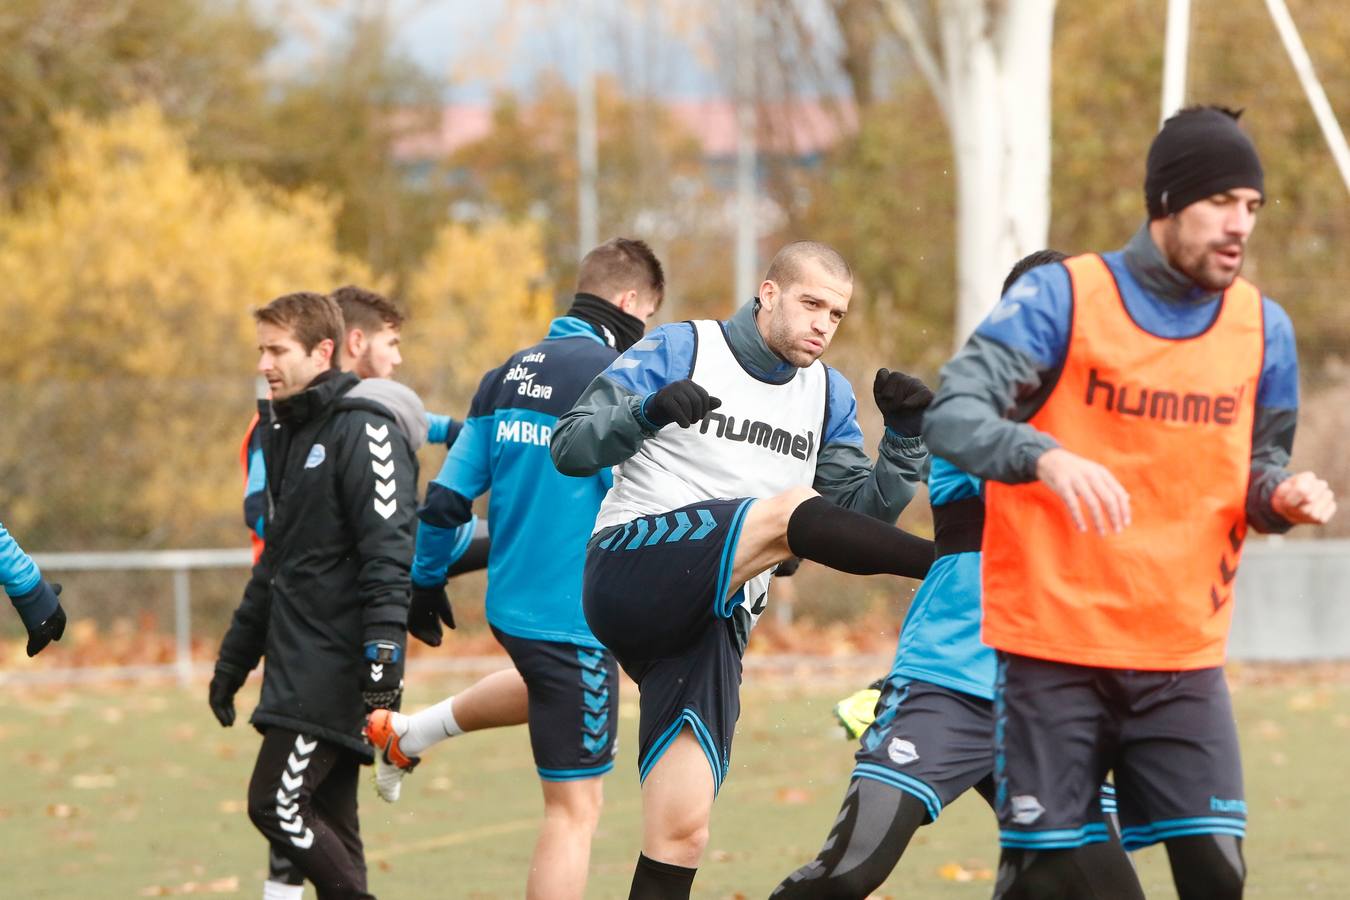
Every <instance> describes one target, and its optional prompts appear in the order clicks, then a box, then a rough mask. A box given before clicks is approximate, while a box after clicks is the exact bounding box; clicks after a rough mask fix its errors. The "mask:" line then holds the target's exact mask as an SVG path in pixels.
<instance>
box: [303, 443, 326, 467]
mask: <svg viewBox="0 0 1350 900" xmlns="http://www.w3.org/2000/svg"><path fill="white" fill-rule="evenodd" d="M327 458H328V451H327V450H325V449H324V448H323V444H315V445H314V446H313V447H310V448H309V456H307V457H305V468H306V469H317V468H318V467H319V466H320V465H321V464H322V463H323V461H324V460H325V459H327Z"/></svg>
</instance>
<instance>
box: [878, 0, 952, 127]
mask: <svg viewBox="0 0 1350 900" xmlns="http://www.w3.org/2000/svg"><path fill="white" fill-rule="evenodd" d="M881 6H882V9H883V10H885V12H886V18H888V19H889V20H890V22H891V27H892V28H894V29H895V30H896V32H897V33H899V35H900V36H901V37H902V38H904V40H905V44H906V45H907V46H908V47H909V51H910V53H912V54H913V55H914V63H915V65H917V66H918V67H919V74H921V75H922V76H923V80H924V81H926V82H928V87H929V89H930V90H931V91H932V92H933V97H934V99H936V100H937V104H938V109H940V110H941V111H942V118H943V121H945V122H946V123H947V128H948V129H949V130H950V128H951V125H952V111H951V100H950V97H949V94H950V91H949V90H948V85H947V82H946V80H945V79H944V78H943V75H942V69H941V67H940V66H939V65H938V61H937V55H936V54H935V53H934V52H933V48H932V47H930V46H929V44H928V40H927V39H926V38H925V37H924V34H923V30H922V29H921V28H920V27H919V22H918V20H917V19H915V17H914V10H913V9H912V8H911V7H910V5H909V0H882V3H881Z"/></svg>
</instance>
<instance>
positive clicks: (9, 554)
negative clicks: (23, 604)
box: [0, 524, 42, 597]
mask: <svg viewBox="0 0 1350 900" xmlns="http://www.w3.org/2000/svg"><path fill="white" fill-rule="evenodd" d="M41 580H42V573H41V572H39V571H38V567H37V564H36V563H34V562H33V560H32V557H30V556H29V555H28V554H27V553H24V552H23V548H22V547H20V546H19V542H18V541H16V540H14V538H12V537H10V534H9V532H8V531H6V530H5V526H4V525H3V524H0V583H2V584H4V586H5V593H6V594H8V595H9V596H11V597H22V596H23V595H24V594H27V593H29V592H30V591H32V590H33V588H35V587H37V586H38V582H39V581H41Z"/></svg>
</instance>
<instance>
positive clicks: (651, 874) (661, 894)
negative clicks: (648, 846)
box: [628, 853, 698, 900]
mask: <svg viewBox="0 0 1350 900" xmlns="http://www.w3.org/2000/svg"><path fill="white" fill-rule="evenodd" d="M697 872H698V869H686V868H685V867H684V866H677V865H675V864H674V863H664V862H657V861H656V860H654V859H648V858H647V857H646V856H644V855H643V854H641V853H639V854H638V861H637V867H636V868H634V869H633V886H632V887H631V888H629V889H628V900H688V898H689V891H690V889H691V888H692V887H693V886H694V875H695V874H697Z"/></svg>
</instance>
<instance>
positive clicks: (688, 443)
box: [595, 320, 828, 618]
mask: <svg viewBox="0 0 1350 900" xmlns="http://www.w3.org/2000/svg"><path fill="white" fill-rule="evenodd" d="M691 324H692V325H693V328H694V334H695V338H696V340H695V347H694V366H693V372H692V373H691V375H690V377H691V378H692V379H693V381H694V382H695V383H696V384H698V385H699V386H701V387H702V388H703V389H704V390H706V391H707V392H708V393H709V394H710V395H712V396H714V397H716V398H718V399H719V400H721V401H722V405H721V406H719V407H718V408H717V409H715V410H713V411H712V412H711V413H709V414H708V416H707V417H706V418H705V419H703V421H702V422H698V423H695V424H694V425H691V426H689V427H688V428H680V427H679V426H677V425H667V426H666V427H665V428H662V429H661V430H660V431H659V432H657V433H656V434H655V435H653V436H652V437H649V438H647V439H646V440H645V441H643V443H642V446H641V447H640V448H638V452H637V453H635V454H634V455H633V456H631V457H629V458H628V459H627V460H625V461H624V462H622V463H620V464H619V465H617V466H615V467H614V486H613V487H611V488H610V490H609V493H608V494H606V495H605V500H604V503H603V504H601V507H600V513H599V515H598V516H597V517H596V522H595V530H596V531H600V530H601V529H603V528H607V527H608V526H610V525H621V524H623V523H625V522H628V521H631V520H632V519H634V518H636V517H638V516H646V515H656V514H660V513H664V512H669V511H670V510H673V509H678V508H680V507H682V506H687V505H689V504H691V503H698V502H701V501H704V500H713V499H718V498H733V497H758V498H765V497H772V496H774V495H776V494H781V493H782V492H783V491H786V490H788V489H789V488H793V487H810V486H811V484H812V482H814V481H815V475H816V460H817V458H818V456H819V454H820V443H821V440H822V439H823V437H824V433H823V432H824V426H825V407H826V402H827V396H826V394H827V385H828V373H827V370H826V368H825V364H824V363H822V362H820V361H819V360H817V361H816V362H814V363H812V364H811V365H810V366H808V367H806V368H805V369H798V370H797V371H796V373H795V374H794V375H793V376H792V378H791V380H789V381H788V382H786V383H785V384H774V383H772V382H768V381H763V380H761V379H759V378H756V377H755V376H753V375H751V374H750V373H749V372H747V371H746V370H745V367H744V366H742V365H741V363H740V361H739V360H738V359H737V358H736V356H735V354H734V353H732V351H731V347H730V345H729V344H728V343H727V338H726V335H725V333H724V332H723V330H722V324H721V323H720V322H717V321H711V320H705V321H697V322H693V323H691ZM768 581H769V573H768V572H765V573H762V574H761V575H759V576H756V577H755V578H754V579H752V580H751V582H749V583H747V584H746V585H745V594H744V596H743V597H742V599H741V602H742V603H744V604H746V606H747V608H748V609H750V611H751V613H752V617H754V618H757V617H758V614H759V612H761V611H763V608H764V597H765V595H766V593H767V588H768Z"/></svg>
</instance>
